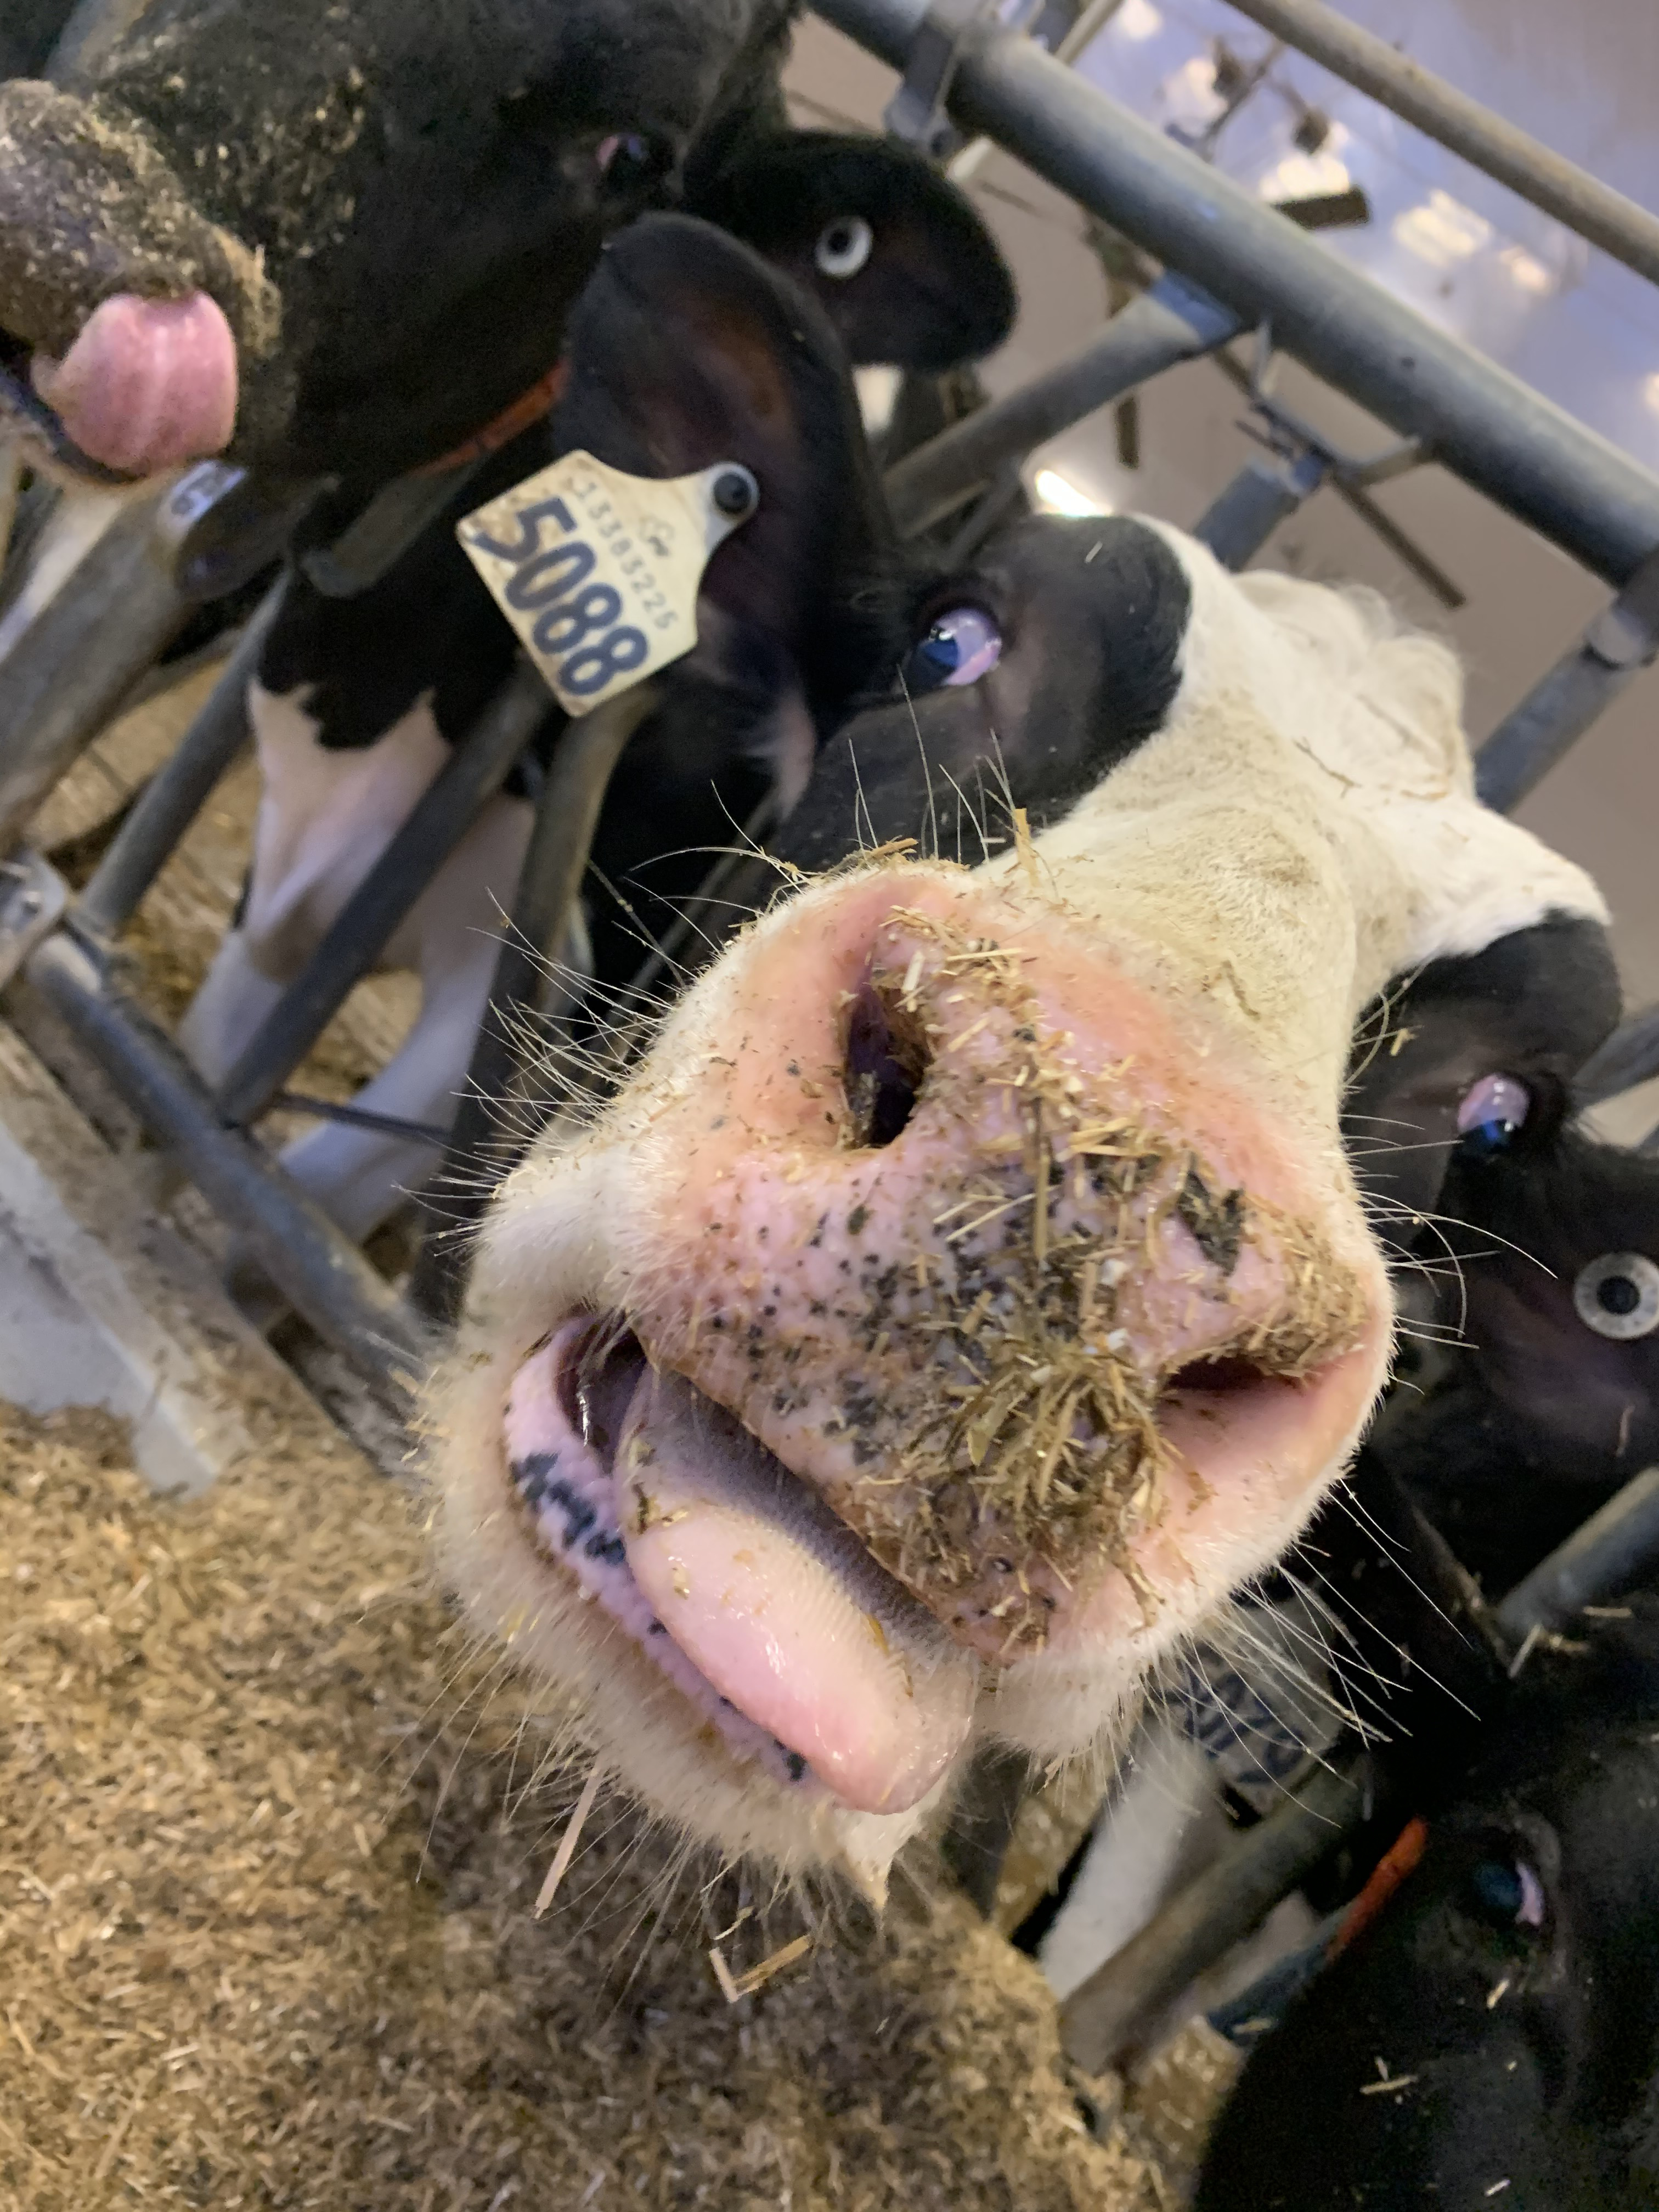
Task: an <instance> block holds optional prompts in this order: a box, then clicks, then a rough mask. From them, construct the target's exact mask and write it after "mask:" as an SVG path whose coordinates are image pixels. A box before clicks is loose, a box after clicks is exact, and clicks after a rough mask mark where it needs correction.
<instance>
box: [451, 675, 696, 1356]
mask: <svg viewBox="0 0 1659 2212" xmlns="http://www.w3.org/2000/svg"><path fill="white" fill-rule="evenodd" d="M655 704H656V695H655V694H654V692H653V689H652V687H651V686H650V685H649V684H641V685H640V686H638V687H637V688H636V689H635V690H632V691H625V692H623V695H622V696H621V697H620V698H617V699H614V700H612V701H611V702H610V703H609V704H608V705H606V706H604V707H599V708H595V709H594V711H593V713H592V714H587V715H584V716H583V717H582V719H581V720H579V721H574V722H571V723H570V724H569V725H568V726H567V728H566V730H565V732H564V735H563V736H562V738H560V740H559V743H558V746H557V748H556V750H555V752H554V755H553V758H552V760H551V762H550V764H549V767H548V771H547V777H546V781H544V784H543V786H542V792H541V797H540V799H539V800H538V803H537V807H536V823H535V828H534V829H532V832H531V838H530V844H529V847H528V848H527V850H526V854H525V859H524V867H523V869H522V871H521V872H520V878H519V892H518V896H517V898H516V899H515V900H514V902H513V918H512V921H511V922H510V923H509V924H508V927H507V935H506V937H505V938H504V939H503V940H502V943H501V957H500V959H499V960H498V961H497V962H496V964H495V981H494V983H493V985H492V986H491V988H490V994H489V1005H488V1006H487V1007H486V1008H485V1010H484V1017H483V1022H482V1024H480V1025H479V1030H478V1039H477V1044H476V1045H475V1046H474V1048H473V1053H472V1064H471V1067H470V1068H469V1070H468V1071H467V1081H466V1089H465V1091H464V1092H463V1093H462V1095H461V1101H460V1108H459V1112H458V1113H457V1115H456V1117H455V1124H454V1127H453V1130H452V1132H451V1133H450V1139H449V1146H448V1149H447V1152H446V1153H445V1155H444V1164H443V1168H442V1170H441V1187H442V1188H443V1191H444V1200H445V1203H444V1212H445V1222H446V1225H445V1228H444V1230H443V1231H442V1232H441V1233H433V1232H430V1231H429V1232H428V1236H427V1238H426V1242H425V1244H424V1246H423V1248H422V1253H421V1256H420V1259H419V1261H418V1262H417V1263H416V1269H415V1274H414V1279H413V1280H412V1282H411V1283H410V1299H411V1300H412V1302H413V1304H415V1306H416V1309H417V1310H419V1311H421V1312H422V1313H425V1314H428V1315H430V1316H433V1318H435V1319H438V1320H448V1319H453V1316H454V1315H455V1314H456V1313H457V1312H458V1311H459V1306H460V1291H461V1287H462V1283H463V1279H464V1276H465V1255H466V1249H467V1248H466V1241H465V1236H464V1233H463V1232H464V1231H465V1229H467V1228H469V1227H470V1226H471V1224H472V1223H473V1222H475V1221H476V1220H477V1218H479V1217H480V1215H482V1214H483V1212H484V1209H485V1208H486V1207H487V1206H488V1205H489V1199H490V1193H489V1189H488V1188H485V1186H484V1184H483V1180H482V1178H481V1177H480V1176H479V1174H478V1165H479V1162H480V1160H481V1159H482V1158H483V1157H484V1156H485V1155H486V1154H487V1153H488V1152H489V1148H490V1146H491V1145H492V1143H499V1141H500V1133H499V1128H498V1126H497V1120H496V1117H497V1116H498V1115H500V1112H501V1108H502V1106H503V1104H504V1103H506V1102H507V1100H508V1099H510V1097H511V1095H512V1091H513V1080H514V1078H515V1076H516V1075H517V1073H518V1072H519V1067H520V1060H521V1057H522V1054H523V1051H524V1036H523V1032H524V1028H525V1025H526V1018H527V1017H531V1016H533V1013H534V1012H535V1010H536V1008H537V1007H538V1006H539V1005H540V1004H541V1002H542V1000H543V999H544V996H545V993H546V987H547V980H548V969H549V963H550V962H551V961H553V960H555V959H556V957H558V952H559V948H560V946H561V945H562V943H563V942H564V940H565V938H566V937H567V935H568V932H569V928H570V925H571V921H572V920H573V918H574V914H575V910H576V903H577V901H578V899H579V898H580V896H581V885H582V877H583V875H584V874H585V873H586V868H587V857H588V854H589V853H590V852H591V851H592V846H593V833H594V831H595V829H597V828H598V827H599V810H600V808H601V807H602V806H603V805H604V804H605V793H606V791H607V790H608V789H609V788H610V785H611V775H612V774H613V773H614V771H615V769H616V766H617V762H618V761H619V760H620V759H621V757H622V755H623V750H624V748H625V747H626V745H627V744H628V741H629V738H631V737H632V736H633V734H634V732H635V730H636V729H638V727H639V726H640V724H641V722H642V721H643V720H645V718H646V716H647V714H649V713H650V712H651V711H652V709H653V707H654V706H655Z"/></svg>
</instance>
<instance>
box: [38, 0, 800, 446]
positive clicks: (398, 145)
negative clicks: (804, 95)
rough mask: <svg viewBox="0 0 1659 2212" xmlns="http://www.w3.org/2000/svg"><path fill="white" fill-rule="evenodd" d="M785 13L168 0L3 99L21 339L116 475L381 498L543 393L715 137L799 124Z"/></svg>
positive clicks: (717, 3) (655, 0)
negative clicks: (565, 336) (245, 472)
mask: <svg viewBox="0 0 1659 2212" xmlns="http://www.w3.org/2000/svg"><path fill="white" fill-rule="evenodd" d="M791 15H793V5H792V0H550V4H546V5H540V6H537V7H533V8H526V7H524V6H521V5H516V4H511V0H488V3H487V4H484V5H477V4H472V0H428V4H426V5H423V6H421V7H418V8H410V7H406V6H404V5H403V4H402V0H345V3H344V4H340V0H249V4H246V5H241V6H235V7H230V6H226V5H224V4H223V0H150V4H149V5H148V6H146V7H144V8H143V9H142V11H140V12H139V13H138V15H137V21H134V22H133V23H131V25H130V26H129V27H128V28H127V29H126V30H125V32H124V33H122V34H121V35H120V37H119V38H118V40H116V41H115V43H114V45H113V46H112V50H111V51H110V52H109V53H108V54H107V56H106V58H105V59H104V61H103V63H102V64H101V66H100V68H99V69H98V70H97V71H96V74H95V77H94V82H92V83H90V84H84V85H80V86H77V87H76V88H75V89H73V90H62V91H60V90H54V89H53V88H51V87H49V86H47V85H45V84H42V83H40V82H31V81H15V82H10V83H8V84H6V85H5V86H4V87H3V88H0V331H4V332H6V333H8V334H9V351H10V353H11V356H12V358H13V361H14V362H15V363H27V362H28V360H29V357H30V356H31V353H33V356H34V374H35V378H36V381H37V383H38V384H39V385H40V387H41V389H42V390H43V392H45V394H46V397H47V398H49V399H50V400H51V402H52V405H53V406H54V407H55V408H56V409H57V410H58V413H59V415H60V416H61V417H62V420H63V424H64V428H66V430H67V431H68V433H69V435H70V437H71V438H72V439H73V440H74V441H76V444H77V445H78V446H79V447H81V448H82V450H83V451H84V452H85V453H87V454H88V455H90V456H91V457H92V458H94V459H96V460H99V461H100V462H103V463H105V464H106V465H110V466H112V467H116V468H118V469H124V470H127V471H133V472H136V473H144V472H147V471H151V470H155V469H158V468H162V467H165V466H167V465H171V464H173V463H176V462H178V461H181V460H185V459H191V458H193V457H195V456H197V455H201V454H204V453H216V452H218V451H220V450H222V449H224V448H226V447H229V449H230V451H231V453H232V454H233V456H234V458H235V459H239V460H241V461H243V462H245V463H247V464H248V465H252V466H255V467H257V468H258V469H259V470H260V471H264V472H267V473H268V474H269V475H270V476H271V477H275V478H276V479H278V480H283V481H287V480H294V479H307V478H311V477H330V476H331V477H343V478H344V479H345V480H346V481H347V482H348V483H350V484H355V485H357V486H360V487H362V489H373V488H374V487H375V486H376V485H378V484H379V483H382V482H384V481H385V480H386V478H387V477H392V476H395V475H398V474H400V473H401V472H403V471H406V470H408V469H411V468H416V467H419V466H422V465H427V464H429V463H432V462H434V461H435V460H437V459H439V458H440V457H441V456H443V455H445V454H447V453H450V452H451V451H452V450H453V449H455V448H457V447H460V446H462V445H464V444H465V442H466V441H469V440H471V439H472V438H474V437H475V436H476V435H478V434H479V433H480V432H481V431H483V430H484V429H485V428H486V427H487V426H489V425H490V424H492V423H494V422H497V421H498V420H499V419H501V418H502V417H504V416H508V415H509V412H510V410H515V409H520V408H522V407H524V406H526V404H529V403H530V402H531V400H532V396H533V395H536V394H538V392H542V391H543V390H544V386H545V384H546V380H547V379H548V378H549V376H550V372H551V371H552V370H553V369H554V368H555V364H556V362H557V360H558V357H559V353H560V348H561V338H562V325H563V321H564V317H565V314H566V313H567V311H568V307H569V306H570V304H571V302H572V301H574V298H575V297H576V295H577V294H578V293H579V292H580V289H581V287H582V285H583V283H585V282H586V278H587V276H588V274H589V272H590V270H592V264H593V261H594V258H595V257H596V255H597V254H598V252H599V248H600V246H602V244H603V242H604V240H605V238H606V237H607V236H609V235H610V234H611V233H612V232H613V231H614V230H616V229H617V228H619V227H620V226H621V225H622V224H623V222H626V221H627V220H628V219H629V217H630V216H633V215H635V214H636V213H637V212H638V211H639V210H641V208H642V207H644V206H647V205H649V204H652V202H653V201H654V200H656V199H659V197H661V196H662V195H663V194H664V193H665V191H671V190H672V189H673V187H674V185H675V183H676V180H677V179H678V176H679V174H680V173H681V172H682V170H683V169H684V166H685V164H686V162H687V161H688V159H689V158H690V157H691V156H692V155H694V153H695V152H696V149H697V146H698V143H699V141H700V140H702V139H703V138H704V137H708V138H710V139H711V140H712V141H714V143H718V144H719V145H720V146H721V147H722V148H725V147H728V146H732V145H735V143H737V141H738V139H739V138H740V137H742V136H743V134H744V129H745V128H747V127H751V126H752V127H762V126H769V127H771V128H774V129H775V128H781V125H782V114H781V96H780V94H779V90H778V80H777V71H778V67H779V64H780V63H781V58H782V52H783V47H784V44H785V41H786V40H787V33H788V26H789V21H790V18H791ZM38 43H39V42H38V41H33V42H32V45H38Z"/></svg>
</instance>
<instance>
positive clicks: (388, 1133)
mask: <svg viewBox="0 0 1659 2212" xmlns="http://www.w3.org/2000/svg"><path fill="white" fill-rule="evenodd" d="M271 1104H272V1106H273V1107H274V1108H275V1109H276V1111H277V1112H278V1113H281V1114H303V1115H307V1116H308V1117H309V1118H310V1119H311V1120H312V1121H337V1122H339V1123H340V1124H341V1126H342V1127H343V1128H347V1129H373V1130H374V1132H375V1133H376V1134H377V1135H378V1136H382V1137H412V1138H413V1139H415V1142H416V1144H417V1145H437V1146H444V1145H447V1143H448V1142H449V1132H448V1130H447V1129H441V1128H439V1127H437V1125H436V1124H435V1122H428V1121H404V1118H403V1116H402V1115H399V1114H375V1113H373V1112H371V1111H370V1110H369V1109H368V1107H366V1106H347V1105H343V1104H342V1103H341V1102H340V1100H339V1099H337V1098H313V1097H310V1096H309V1095H308V1094H307V1092H305V1091H278V1092H277V1094H276V1097H275V1098H273V1099H272V1101H271Z"/></svg>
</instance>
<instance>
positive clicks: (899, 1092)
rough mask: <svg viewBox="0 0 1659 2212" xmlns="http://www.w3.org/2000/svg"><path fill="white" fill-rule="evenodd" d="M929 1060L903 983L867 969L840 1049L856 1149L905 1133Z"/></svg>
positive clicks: (848, 1013)
mask: <svg viewBox="0 0 1659 2212" xmlns="http://www.w3.org/2000/svg"><path fill="white" fill-rule="evenodd" d="M932 1060H933V1047H932V1044H931V1042H930V1041H929V1038H928V1035H927V1025H926V1024H925V1023H924V1022H923V1021H922V1019H921V1016H920V1015H919V1014H918V1013H917V1012H915V1010H914V1008H913V1007H911V1006H908V1005H907V1004H906V1000H905V994H904V991H903V988H902V985H899V986H896V985H895V984H894V983H893V982H892V981H890V979H888V978H886V977H878V976H877V975H875V974H873V973H872V971H869V970H866V974H865V976H864V979H863V981H862V982H861V983H860V986H859V987H858V988H857V989H856V990H855V991H854V993H853V994H851V998H850V1001H849V1003H848V1006H847V1009H846V1019H845V1025H844V1042H843V1046H842V1082H843V1084H844V1085H845V1086H846V1091H847V1104H848V1114H849V1116H850V1130H849V1134H850V1136H851V1139H852V1143H853V1145H854V1147H855V1148H856V1149H859V1150H873V1149H876V1148H878V1147H879V1146H884V1145H890V1144H891V1143H892V1142H893V1140H894V1139H895V1138H896V1137H898V1136H900V1135H901V1134H902V1133H903V1131H904V1129H905V1127H907V1125H908V1122H909V1120H910V1116H911V1115H912V1114H914V1113H915V1109H916V1102H917V1100H918V1099H919V1098H920V1097H921V1090H922V1085H924V1083H925V1082H926V1081H927V1070H928V1067H929V1065H930V1064H931V1062H932Z"/></svg>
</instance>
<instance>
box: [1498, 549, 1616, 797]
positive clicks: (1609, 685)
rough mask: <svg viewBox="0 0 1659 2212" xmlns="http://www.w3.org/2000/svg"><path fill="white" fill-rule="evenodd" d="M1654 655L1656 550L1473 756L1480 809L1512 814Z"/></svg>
mask: <svg viewBox="0 0 1659 2212" xmlns="http://www.w3.org/2000/svg"><path fill="white" fill-rule="evenodd" d="M1656 655H1659V548H1656V550H1654V551H1653V552H1651V553H1650V554H1649V556H1648V557H1647V559H1646V560H1645V561H1644V562H1642V564H1641V565H1640V567H1639V568H1637V569H1636V571H1635V572H1634V574H1632V576H1631V578H1630V580H1629V582H1628V583H1627V584H1626V586H1625V588H1624V589H1623V591H1621V592H1620V594H1619V596H1618V598H1617V599H1614V600H1613V604H1612V605H1611V606H1608V607H1604V608H1603V609H1602V611H1601V613H1600V614H1599V615H1598V616H1597V617H1596V618H1595V621H1594V622H1593V623H1591V624H1590V627H1589V629H1588V631H1586V633H1585V635H1584V639H1583V643H1582V644H1581V645H1578V646H1577V647H1574V649H1573V650H1572V651H1571V653H1568V654H1566V656H1565V658H1564V659H1561V660H1559V661H1557V663H1556V665H1555V666H1554V667H1553V668H1552V669H1551V670H1550V671H1549V673H1548V675H1547V676H1545V677H1544V678H1541V680H1540V681H1539V682H1538V683H1537V684H1534V686H1533V688H1532V690H1530V691H1529V692H1528V694H1527V696H1526V697H1525V698H1524V699H1523V700H1522V702H1521V703H1520V705H1519V706H1518V707H1516V708H1515V709H1514V710H1513V711H1512V712H1511V713H1510V714H1507V715H1506V716H1505V717H1504V720H1503V721H1501V722H1500V723H1499V724H1498V727H1497V728H1496V729H1495V730H1494V731H1493V732H1492V735H1491V736H1490V737H1489V738H1487V739H1486V743H1485V744H1483V745H1482V746H1481V748H1480V751H1479V752H1478V753H1477V754H1476V755H1475V759H1474V786H1475V789H1476V791H1477V792H1478V793H1480V797H1481V798H1482V799H1484V800H1485V801H1486V805H1488V806H1492V807H1496V808H1497V810H1498V812H1499V813H1500V814H1508V813H1510V812H1512V811H1513V810H1514V809H1515V808H1516V807H1517V806H1518V805H1520V804H1521V802H1522V799H1524V798H1526V796H1527V794H1528V792H1530V791H1532V790H1534V788H1535V787H1536V786H1537V785H1539V784H1540V783H1541V782H1542V781H1543V780H1544V778H1545V777H1546V776H1547V775H1548V774H1549V772H1550V770H1551V769H1553V767H1554V766H1555V765H1556V763H1558V762H1559V761H1561V760H1564V759H1565V757H1566V755H1567V753H1568V752H1569V751H1570V750H1571V748H1572V746H1573V745H1574V744H1576V743H1577V740H1578V739H1579V738H1582V737H1583V734H1584V732H1585V731H1586V730H1588V729H1589V727H1590V726H1591V724H1592V723H1593V722H1595V720H1597V718H1598V717H1599V716H1600V715H1601V714H1605V713H1606V711H1607V708H1609V707H1610V706H1612V704H1613V701H1614V700H1615V699H1616V698H1617V697H1618V696H1619V695H1620V692H1621V691H1622V690H1624V689H1625V687H1626V684H1629V683H1631V682H1632V679H1633V678H1635V677H1637V676H1638V675H1639V674H1640V673H1641V671H1642V670H1643V669H1644V668H1646V667H1647V666H1649V665H1650V663H1651V662H1652V661H1653V659H1655V657H1656Z"/></svg>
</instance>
